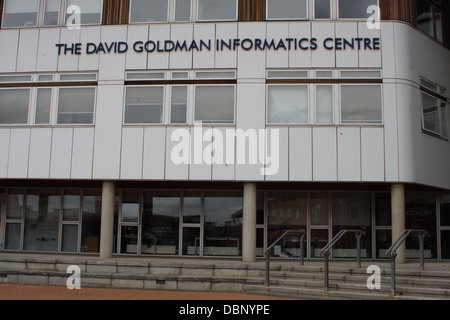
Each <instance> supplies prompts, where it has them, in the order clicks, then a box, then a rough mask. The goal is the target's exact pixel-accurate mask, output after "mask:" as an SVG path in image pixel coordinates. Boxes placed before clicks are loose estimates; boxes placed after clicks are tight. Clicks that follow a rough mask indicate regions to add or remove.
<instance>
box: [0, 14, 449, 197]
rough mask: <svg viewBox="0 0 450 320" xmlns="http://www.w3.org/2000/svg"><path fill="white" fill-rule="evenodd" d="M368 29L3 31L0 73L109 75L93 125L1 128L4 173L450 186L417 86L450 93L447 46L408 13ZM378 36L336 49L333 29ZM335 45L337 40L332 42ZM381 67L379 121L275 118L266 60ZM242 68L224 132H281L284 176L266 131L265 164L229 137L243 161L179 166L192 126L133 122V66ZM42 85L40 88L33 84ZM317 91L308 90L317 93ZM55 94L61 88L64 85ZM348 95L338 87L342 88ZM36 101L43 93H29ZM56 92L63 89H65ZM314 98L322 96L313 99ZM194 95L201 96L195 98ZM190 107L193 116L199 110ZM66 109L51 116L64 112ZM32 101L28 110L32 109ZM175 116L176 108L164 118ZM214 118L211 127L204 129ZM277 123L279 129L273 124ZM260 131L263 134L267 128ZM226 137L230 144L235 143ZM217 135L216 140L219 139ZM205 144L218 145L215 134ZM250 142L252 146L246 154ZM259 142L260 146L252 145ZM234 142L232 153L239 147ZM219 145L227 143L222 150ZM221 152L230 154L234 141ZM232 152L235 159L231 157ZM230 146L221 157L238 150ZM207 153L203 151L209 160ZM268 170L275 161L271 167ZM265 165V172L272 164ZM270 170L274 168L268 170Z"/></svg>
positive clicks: (102, 82)
mask: <svg viewBox="0 0 450 320" xmlns="http://www.w3.org/2000/svg"><path fill="white" fill-rule="evenodd" d="M381 24H382V28H381V30H370V29H368V28H367V25H366V24H365V22H364V21H360V22H350V21H337V22H334V21H314V22H311V21H298V22H294V21H289V22H288V21H282V22H280V21H274V22H267V23H265V22H256V23H253V22H249V23H244V22H239V23H233V22H231V23H197V24H192V23H187V24H150V25H129V26H92V27H91V26H90V27H83V28H81V29H80V30H69V29H67V28H41V29H31V28H30V29H21V30H0V72H1V73H14V72H22V73H27V72H28V73H32V72H55V71H57V72H75V71H92V72H98V74H99V86H98V89H97V105H96V112H95V125H94V126H74V127H67V126H54V127H52V128H51V127H45V128H44V127H40V128H37V127H36V128H35V127H32V128H31V127H29V126H18V127H12V128H9V127H3V126H2V128H0V148H1V149H2V150H4V151H3V152H1V153H0V177H3V178H36V179H41V178H42V179H45V178H50V179H52V178H56V179H70V178H72V179H114V180H117V179H124V180H126V179H137V180H140V179H144V180H164V179H167V180H213V181H264V180H267V181H272V180H274V181H345V182H347V181H348V182H351V181H354V182H360V181H362V182H384V181H387V182H398V181H400V182H415V183H423V184H427V185H432V186H437V187H443V188H450V168H449V165H448V163H449V162H450V146H449V143H448V141H445V140H442V139H437V138H436V137H432V136H430V135H427V134H424V133H423V132H422V130H421V121H422V111H421V97H420V91H419V84H420V77H425V78H426V79H428V80H430V81H432V82H435V83H437V84H439V85H440V86H442V87H444V88H446V89H447V93H446V95H448V92H450V77H449V76H448V75H449V74H450V58H449V52H448V50H447V49H445V48H443V47H442V46H441V45H439V44H437V43H435V42H434V41H432V40H430V39H429V38H428V37H427V36H425V35H423V34H422V33H421V32H418V31H416V30H414V29H413V28H411V27H409V26H408V25H406V24H403V23H397V22H382V23H381ZM335 37H339V38H353V37H370V38H374V37H380V38H381V41H380V46H381V48H382V49H381V50H352V49H347V50H335V49H333V50H327V49H325V48H323V41H324V39H326V38H335ZM235 38H239V39H240V40H241V41H242V40H243V39H246V38H248V39H268V40H269V41H270V40H271V39H280V38H281V39H285V38H308V39H309V38H317V45H318V47H317V49H316V50H300V49H299V50H291V51H286V50H284V49H282V48H280V49H278V50H273V49H271V50H266V51H260V50H257V51H255V50H248V51H246V50H243V49H242V48H240V49H237V50H229V49H227V48H224V50H215V45H216V40H217V39H223V40H229V39H235ZM149 39H150V40H152V41H154V42H155V43H156V42H157V41H160V45H163V44H164V41H165V40H172V41H175V42H176V41H181V42H184V41H186V45H190V44H191V41H192V40H196V42H197V45H199V42H200V40H204V41H207V40H211V46H212V48H211V50H207V49H204V50H203V51H201V52H198V51H196V50H195V49H194V50H193V51H189V52H185V51H183V52H171V53H168V52H153V53H146V52H142V53H136V52H134V51H133V43H134V42H135V41H143V42H145V41H147V40H149ZM120 41H126V42H127V43H128V45H129V49H128V52H127V53H122V54H120V53H109V54H104V53H99V54H89V55H88V54H85V52H83V53H82V54H80V55H75V54H74V55H72V54H69V53H68V54H64V52H63V51H62V52H61V54H60V55H59V56H58V54H57V50H58V48H57V47H56V46H55V44H57V43H67V44H72V43H78V42H80V43H82V45H83V49H84V50H85V49H86V48H85V46H86V44H87V43H96V44H98V43H100V42H103V43H105V42H107V43H111V42H120ZM330 44H331V43H330ZM335 67H338V68H341V67H342V68H352V69H356V68H358V67H359V68H380V67H382V74H383V85H382V86H383V90H382V92H383V93H382V94H383V99H382V101H383V123H382V124H381V125H375V126H373V125H364V124H362V125H351V126H339V125H338V123H339V121H340V119H339V112H338V107H339V106H338V107H337V109H336V111H337V112H335V116H334V117H335V124H334V125H325V126H315V125H313V122H314V114H313V110H314V109H313V106H310V111H311V112H310V119H309V120H310V122H311V123H310V124H308V125H304V126H296V125H289V126H273V125H270V126H267V125H266V113H267V111H266V100H267V95H266V81H265V78H266V72H267V68H279V69H287V68H306V69H310V68H319V69H322V68H323V69H331V68H335ZM191 68H194V69H209V70H214V68H217V69H224V68H228V69H236V74H237V85H236V103H235V104H236V108H235V123H234V124H232V125H223V126H222V125H220V126H217V127H215V128H214V130H217V131H216V132H220V133H221V135H220V136H222V137H226V130H227V129H233V130H234V129H238V130H239V129H241V130H243V132H246V131H247V130H249V129H252V130H256V131H257V132H259V130H261V129H266V128H269V129H270V130H272V131H273V130H279V131H278V133H279V135H280V136H279V137H280V141H279V142H280V143H279V148H280V149H279V151H280V154H279V159H278V160H279V162H278V165H279V168H280V171H279V172H278V173H277V174H276V175H264V174H261V168H263V161H261V159H260V157H259V155H260V154H262V155H263V158H264V156H265V154H266V153H267V152H268V153H269V154H270V150H269V149H271V148H269V147H273V143H272V141H270V143H269V144H268V145H266V143H265V142H264V141H263V143H262V146H263V147H262V149H261V148H260V146H261V144H260V143H259V141H258V148H257V150H258V158H257V160H258V163H257V164H255V165H251V164H236V162H237V160H238V154H237V152H238V151H239V149H240V146H239V144H240V143H241V142H242V141H238V142H239V143H237V141H236V138H234V139H232V141H229V143H230V145H231V148H230V150H232V151H233V152H234V154H232V155H231V159H232V160H233V163H226V162H225V163H222V162H215V163H214V162H213V163H212V164H211V165H209V164H204V163H203V164H200V165H195V164H193V165H190V164H181V165H176V164H174V163H173V159H172V158H171V156H172V154H171V152H172V150H173V147H175V146H177V145H178V146H179V144H180V141H178V140H175V141H171V138H172V134H173V133H174V132H175V130H176V129H179V128H185V129H187V130H189V131H190V132H191V133H193V132H194V128H193V126H192V125H190V126H168V127H165V126H164V125H162V126H145V127H142V126H141V127H133V126H126V127H123V111H124V106H123V104H124V86H123V81H124V76H125V71H126V70H170V69H174V70H175V69H186V70H190V69H191ZM32 91H33V90H32ZM313 91H314V90H310V93H312V92H313ZM55 98H56V95H55ZM335 98H336V101H337V102H336V104H337V105H338V104H339V100H338V99H339V96H338V90H336V92H335ZM30 100H31V101H35V97H32V98H31V99H30ZM55 100H56V99H55ZM310 101H311V102H314V97H312V98H311V99H310ZM191 104H192V103H191ZM190 109H192V105H191V106H190ZM191 112H192V111H191V110H190V111H189V114H190V115H191V117H190V118H191V119H192V114H191ZM55 114H56V112H55V113H54V114H53V115H52V116H53V117H54V116H55ZM33 115H34V111H33V109H32V108H31V109H30V118H32V117H33ZM167 120H168V116H167V115H166V121H167ZM208 128H209V127H204V128H203V129H204V131H206V130H207V129H208ZM270 130H269V132H270ZM258 139H259V137H258ZM226 142H227V141H224V143H223V145H224V146H226ZM186 143H187V147H186V149H184V150H185V151H186V150H187V152H188V154H187V155H186V156H187V159H189V160H190V161H191V162H193V160H194V159H193V156H194V153H193V150H194V142H193V140H190V141H187V142H186ZM218 145H219V141H217V140H215V142H213V143H212V146H213V147H214V146H216V147H217V146H218ZM203 146H204V147H205V146H208V143H207V142H205V143H204V144H203ZM248 147H250V146H247V149H246V151H245V152H246V153H247V160H248V152H249V148H248ZM252 147H253V146H252ZM230 150H229V151H230ZM214 152H219V151H217V149H214ZM220 152H227V150H226V148H223V149H222V150H220ZM227 155H228V157H227ZM229 156H230V155H229V154H225V155H224V156H223V160H226V159H227V158H228V159H229ZM202 160H204V159H202ZM265 170H267V168H266V169H265ZM263 173H264V170H263ZM266 173H267V171H266Z"/></svg>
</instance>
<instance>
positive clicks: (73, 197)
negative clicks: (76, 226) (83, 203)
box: [63, 190, 80, 221]
mask: <svg viewBox="0 0 450 320" xmlns="http://www.w3.org/2000/svg"><path fill="white" fill-rule="evenodd" d="M79 215H80V191H79V190H66V191H64V209H63V220H64V221H78V220H79Z"/></svg>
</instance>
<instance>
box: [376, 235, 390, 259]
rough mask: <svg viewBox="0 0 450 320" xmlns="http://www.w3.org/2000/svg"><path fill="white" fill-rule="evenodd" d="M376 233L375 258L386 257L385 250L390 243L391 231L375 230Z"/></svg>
mask: <svg viewBox="0 0 450 320" xmlns="http://www.w3.org/2000/svg"><path fill="white" fill-rule="evenodd" d="M375 235H376V242H375V245H376V254H377V258H380V259H386V251H387V250H388V249H389V248H390V247H391V245H392V231H391V230H377V231H376V232H375Z"/></svg>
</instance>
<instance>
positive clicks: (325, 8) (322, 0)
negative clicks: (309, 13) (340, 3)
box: [314, 0, 331, 19]
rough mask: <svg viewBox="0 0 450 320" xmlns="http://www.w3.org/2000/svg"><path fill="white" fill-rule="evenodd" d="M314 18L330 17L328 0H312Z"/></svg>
mask: <svg viewBox="0 0 450 320" xmlns="http://www.w3.org/2000/svg"><path fill="white" fill-rule="evenodd" d="M314 18H316V19H330V18H331V2H330V0H315V1H314Z"/></svg>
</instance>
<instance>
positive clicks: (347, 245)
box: [332, 192, 371, 258]
mask: <svg viewBox="0 0 450 320" xmlns="http://www.w3.org/2000/svg"><path fill="white" fill-rule="evenodd" d="M370 208H371V195H370V193H369V192H340V193H333V208H332V209H333V211H332V214H333V236H334V235H336V234H337V233H338V232H339V231H341V230H364V231H365V232H366V234H365V235H363V236H362V237H361V257H363V258H365V257H370V256H371V254H370V252H371V251H370V248H371V241H370V239H371V214H370V212H371V209H370ZM333 257H345V258H350V257H351V258H355V257H356V237H355V233H348V234H346V235H344V237H343V238H341V240H340V241H339V242H338V243H337V244H336V245H335V246H334V247H333Z"/></svg>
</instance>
